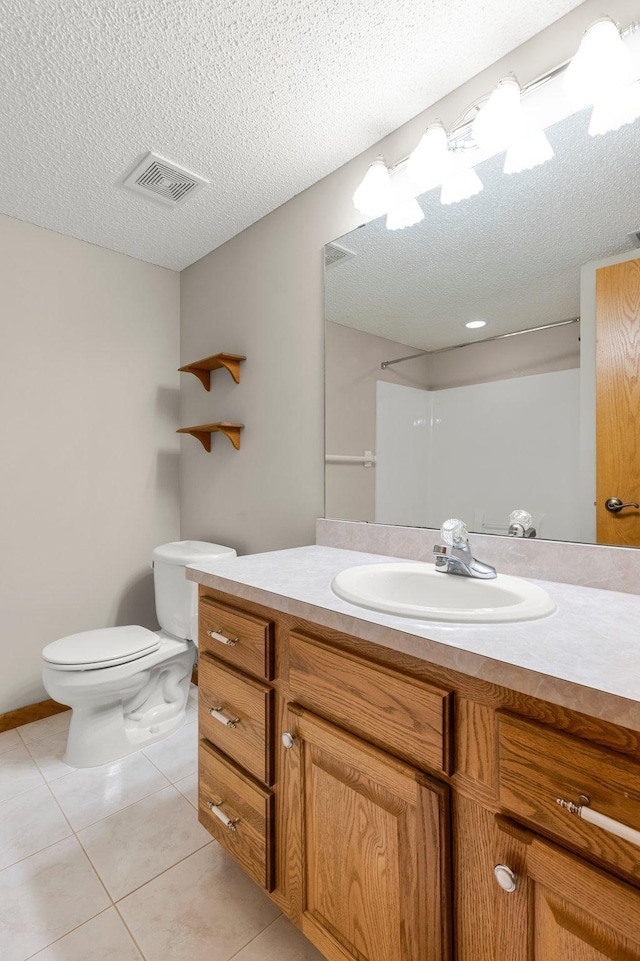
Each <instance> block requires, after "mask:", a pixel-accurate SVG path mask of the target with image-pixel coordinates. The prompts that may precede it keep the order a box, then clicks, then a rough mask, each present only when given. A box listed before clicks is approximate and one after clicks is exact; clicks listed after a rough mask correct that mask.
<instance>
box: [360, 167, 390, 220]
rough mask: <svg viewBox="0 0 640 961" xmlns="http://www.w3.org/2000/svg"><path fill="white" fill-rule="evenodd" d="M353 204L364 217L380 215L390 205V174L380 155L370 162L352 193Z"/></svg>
mask: <svg viewBox="0 0 640 961" xmlns="http://www.w3.org/2000/svg"><path fill="white" fill-rule="evenodd" d="M353 206H354V207H355V208H356V210H359V211H360V213H361V214H364V216H365V217H380V215H381V214H386V212H387V211H388V210H389V207H390V206H391V175H390V174H389V171H388V169H387V165H386V164H385V162H384V160H383V159H382V157H378V158H377V160H374V161H373V163H372V164H370V166H369V169H368V170H367V172H366V174H365V175H364V177H363V179H362V183H361V184H360V186H359V187H358V189H357V190H356V192H355V193H354V195H353Z"/></svg>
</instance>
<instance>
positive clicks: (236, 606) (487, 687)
mask: <svg viewBox="0 0 640 961" xmlns="http://www.w3.org/2000/svg"><path fill="white" fill-rule="evenodd" d="M200 597H201V606H202V615H203V616H201V635H204V636H201V642H202V641H205V643H204V644H203V643H201V649H200V650H201V660H202V662H203V664H204V670H201V672H200V685H201V695H200V709H199V710H200V737H201V744H200V789H199V793H200V809H199V810H200V820H201V822H202V823H203V824H204V825H205V827H207V828H208V830H209V831H210V832H211V833H212V834H213V835H214V837H216V838H217V839H218V840H219V841H220V842H221V843H222V844H223V845H224V846H225V847H226V849H227V850H228V851H229V852H230V853H231V854H232V855H233V856H234V857H236V858H237V860H238V861H239V863H240V864H241V865H242V866H243V868H244V869H245V870H246V871H247V872H248V873H249V874H250V875H251V877H253V878H254V880H255V881H256V883H258V884H260V885H261V886H262V887H263V888H264V889H265V890H267V891H269V893H270V896H271V897H272V898H273V900H274V901H275V902H276V904H277V905H278V907H279V908H280V909H281V910H282V911H283V912H284V913H285V914H286V915H287V916H288V917H289V918H290V919H291V920H292V921H293V922H294V923H295V924H297V925H298V926H299V927H300V928H301V929H302V931H303V932H304V933H305V934H306V935H307V937H308V938H309V939H310V940H311V941H312V942H313V943H314V944H315V945H316V947H318V949H319V950H320V951H321V953H322V954H324V955H325V957H326V958H327V959H328V961H507V959H508V961H604V959H605V958H606V959H609V961H640V847H638V846H636V845H634V844H633V843H631V842H630V841H629V840H624V839H621V838H617V837H615V836H614V835H612V834H610V833H609V832H607V831H604V830H603V829H602V828H600V827H597V826H596V825H593V824H589V823H587V822H585V821H582V820H580V819H579V818H577V817H575V816H574V815H572V814H571V813H569V812H568V811H567V810H566V809H563V808H561V807H560V806H559V805H558V804H557V798H558V797H564V796H566V799H567V800H568V801H574V802H576V801H577V800H578V798H579V796H580V795H581V794H584V795H588V796H589V797H590V802H592V803H593V805H594V808H595V807H597V809H598V810H599V811H601V812H602V813H604V814H605V815H607V816H609V817H611V818H614V819H616V820H618V821H621V822H623V823H625V824H627V825H628V826H629V827H631V828H634V829H635V830H638V831H640V735H638V733H637V732H634V731H631V730H628V729H626V728H624V727H622V726H617V725H613V724H610V723H608V722H604V721H602V720H600V719H598V718H595V717H590V716H589V715H588V714H579V713H577V712H575V711H569V710H567V709H564V708H562V707H559V706H557V705H552V704H550V703H548V702H545V701H544V700H541V699H539V698H532V697H528V696H525V695H522V694H519V693H518V692H515V691H512V690H509V689H506V688H501V687H498V686H496V685H492V684H490V683H487V682H484V681H480V680H478V679H476V678H472V677H468V676H466V675H464V674H461V673H458V672H454V671H451V670H448V669H444V668H440V667H438V666H437V665H434V664H430V663H428V662H425V661H422V660H419V659H417V658H413V657H409V656H408V655H404V654H400V653H398V652H396V651H392V650H390V649H387V648H384V647H382V646H380V645H378V644H373V643H371V642H368V641H364V640H362V639H358V638H355V637H351V636H349V635H345V634H341V633H340V632H337V631H333V630H330V629H327V628H324V627H321V626H319V625H316V624H312V623H309V622H305V621H303V620H301V619H299V618H296V617H293V616H291V615H287V614H283V613H280V612H275V611H272V610H270V609H269V608H266V607H263V606H261V605H257V604H254V603H249V602H245V601H240V600H238V599H236V598H234V597H232V596H230V595H228V594H222V593H220V592H218V591H216V590H214V589H212V588H208V587H203V586H201V587H200ZM208 632H211V633H208ZM220 636H221V637H222V640H220ZM229 640H231V642H232V643H231V644H228V643H227V641H229ZM227 682H228V683H227ZM227 701H228V703H227ZM214 702H215V703H214ZM222 702H224V703H222ZM218 708H222V710H216V709H218ZM228 720H230V721H231V722H232V725H231V726H227V723H226V721H228ZM511 884H512V886H513V889H512V890H506V888H509V887H510V885H511Z"/></svg>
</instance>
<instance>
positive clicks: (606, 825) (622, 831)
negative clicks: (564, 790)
mask: <svg viewBox="0 0 640 961" xmlns="http://www.w3.org/2000/svg"><path fill="white" fill-rule="evenodd" d="M556 800H557V802H558V804H559V805H560V807H561V808H565V809H566V810H567V811H568V812H569V814H577V815H578V817H579V818H582V820H583V821H588V822H589V824H595V826H596V827H598V828H602V830H603V831H608V832H609V834H615V835H616V837H618V838H622V839H623V841H629V842H630V843H631V844H636V845H637V846H638V847H640V831H636V830H635V828H630V827H629V825H628V824H623V823H622V822H621V821H615V820H614V819H613V818H610V817H607V815H606V814H600V812H599V811H594V810H593V809H592V808H590V807H589V799H588V798H587V797H585V796H584V795H581V797H580V800H581V801H582V804H574V802H573V801H565V800H564V798H560V797H559V798H556Z"/></svg>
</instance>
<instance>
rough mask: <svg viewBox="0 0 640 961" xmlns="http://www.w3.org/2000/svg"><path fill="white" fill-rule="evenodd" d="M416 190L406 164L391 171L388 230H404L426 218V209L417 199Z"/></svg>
mask: <svg viewBox="0 0 640 961" xmlns="http://www.w3.org/2000/svg"><path fill="white" fill-rule="evenodd" d="M414 192H415V188H414V185H413V184H412V182H411V180H410V179H409V174H408V172H407V165H406V164H403V165H402V166H401V167H396V168H395V169H394V170H393V171H391V206H390V207H389V213H388V214H387V230H402V229H403V228H404V227H412V226H413V224H418V223H420V221H421V220H424V211H423V210H422V207H421V206H420V204H419V203H418V201H417V200H416V199H415V196H414Z"/></svg>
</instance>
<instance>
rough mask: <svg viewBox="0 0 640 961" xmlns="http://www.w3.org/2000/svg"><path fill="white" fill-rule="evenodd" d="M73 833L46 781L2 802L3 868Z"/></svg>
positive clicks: (0, 847) (0, 844)
mask: <svg viewBox="0 0 640 961" xmlns="http://www.w3.org/2000/svg"><path fill="white" fill-rule="evenodd" d="M70 834H71V828H70V827H69V825H68V823H67V820H66V818H65V817H64V816H63V814H62V813H61V811H60V808H59V807H58V805H57V804H56V802H55V800H54V799H53V798H52V796H51V791H50V790H49V788H48V787H47V786H46V784H41V785H40V787H36V788H33V789H32V790H31V791H29V792H28V794H18V795H17V796H16V797H12V798H8V799H7V800H5V801H0V870H1V869H2V868H6V867H8V866H9V865H10V864H15V862H16V861H20V860H22V858H27V857H29V855H31V854H35V853H36V852H37V851H41V850H42V849H43V848H46V847H48V846H49V845H50V844H55V842H56V841H61V840H62V839H63V838H68V837H69V835H70Z"/></svg>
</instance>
